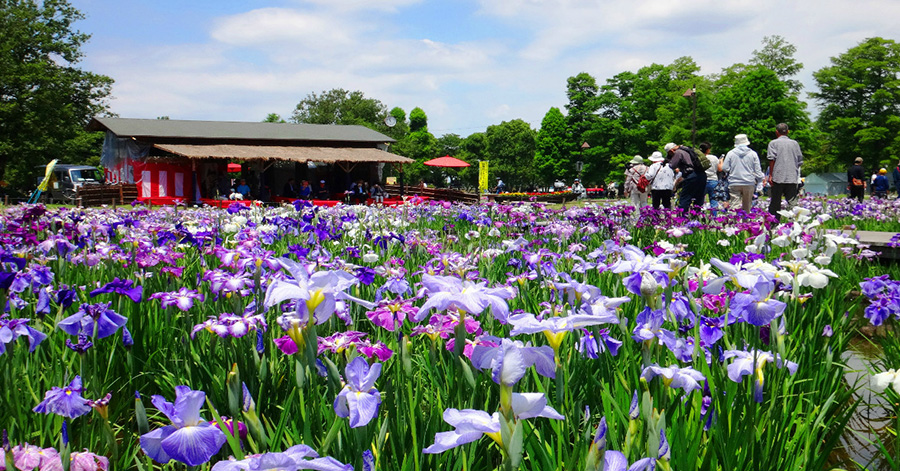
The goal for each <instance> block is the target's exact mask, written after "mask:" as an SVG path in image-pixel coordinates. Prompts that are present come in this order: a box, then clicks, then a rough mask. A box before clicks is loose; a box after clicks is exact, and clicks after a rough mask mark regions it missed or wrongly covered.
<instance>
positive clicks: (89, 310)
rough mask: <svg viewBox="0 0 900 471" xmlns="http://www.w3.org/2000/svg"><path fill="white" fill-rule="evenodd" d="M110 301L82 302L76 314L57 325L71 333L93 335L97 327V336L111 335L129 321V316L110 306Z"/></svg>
mask: <svg viewBox="0 0 900 471" xmlns="http://www.w3.org/2000/svg"><path fill="white" fill-rule="evenodd" d="M109 304H110V303H97V304H82V305H81V308H80V309H79V310H78V312H76V313H75V314H72V315H71V316H69V317H67V318H65V319H63V320H61V321H59V324H58V325H57V327H59V328H60V330H62V331H63V332H65V333H67V334H69V335H78V334H79V332H84V334H85V335H88V336H90V337H93V336H94V335H95V332H94V329H95V328H96V336H97V338H101V339H102V338H104V337H109V336H110V335H113V334H115V333H116V332H117V331H118V330H119V328H120V327H122V326H124V325H125V323H126V322H128V318H126V317H125V316H123V315H120V314H118V313H116V312H115V311H113V310H112V309H110V308H109Z"/></svg>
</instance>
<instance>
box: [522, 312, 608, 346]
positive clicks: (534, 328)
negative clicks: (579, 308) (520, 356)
mask: <svg viewBox="0 0 900 471" xmlns="http://www.w3.org/2000/svg"><path fill="white" fill-rule="evenodd" d="M507 320H508V321H509V324H510V325H512V326H513V329H512V330H511V331H510V332H509V335H510V336H513V337H514V336H516V335H520V334H537V333H540V332H546V333H548V338H550V337H551V335H552V334H562V333H565V332H571V331H572V330H575V329H579V328H582V327H587V326H592V325H600V324H618V323H619V319H618V318H617V317H615V316H611V317H602V316H593V315H590V314H582V313H576V312H570V313H569V315H568V316H560V317H555V316H553V317H550V316H548V317H544V318H543V319H540V320H538V318H537V317H536V316H535V315H534V314H530V313H527V312H525V313H522V314H514V315H512V316H509V318H508V319H507ZM551 343H552V339H551Z"/></svg>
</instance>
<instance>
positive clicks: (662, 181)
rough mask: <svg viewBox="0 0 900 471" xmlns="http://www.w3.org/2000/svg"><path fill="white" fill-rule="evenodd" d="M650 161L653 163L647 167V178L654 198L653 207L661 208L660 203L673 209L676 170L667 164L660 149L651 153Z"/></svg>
mask: <svg viewBox="0 0 900 471" xmlns="http://www.w3.org/2000/svg"><path fill="white" fill-rule="evenodd" d="M650 162H652V164H650V168H649V169H647V179H648V180H650V196H651V197H652V200H653V209H659V208H660V205H661V206H662V207H664V208H666V209H672V190H673V189H674V188H675V172H673V171H672V169H671V168H669V166H668V165H666V164H665V159H664V158H663V156H662V154H661V153H660V152H659V151H656V152H654V153H653V154H651V155H650Z"/></svg>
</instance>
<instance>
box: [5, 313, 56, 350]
mask: <svg viewBox="0 0 900 471" xmlns="http://www.w3.org/2000/svg"><path fill="white" fill-rule="evenodd" d="M6 317H7V314H3V315H2V316H0V355H3V354H4V353H6V344H8V343H10V342H13V341H15V340H16V339H18V338H19V337H25V338H27V339H28V351H29V352H30V353H34V350H35V349H36V348H37V346H38V345H40V343H41V342H43V341H44V339H46V338H47V335H46V334H44V333H43V332H41V331H39V330H36V329H34V328H33V327H31V326H30V325H28V322H30V321H31V319H7V318H6Z"/></svg>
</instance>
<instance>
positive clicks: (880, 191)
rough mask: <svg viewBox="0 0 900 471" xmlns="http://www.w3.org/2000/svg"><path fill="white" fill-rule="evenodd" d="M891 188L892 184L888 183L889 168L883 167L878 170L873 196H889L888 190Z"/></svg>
mask: <svg viewBox="0 0 900 471" xmlns="http://www.w3.org/2000/svg"><path fill="white" fill-rule="evenodd" d="M890 189H891V185H890V184H889V183H888V179H887V169H886V168H883V169H881V170H879V171H878V175H877V176H876V177H875V181H874V182H872V196H874V197H876V198H881V199H885V198H887V194H888V190H890Z"/></svg>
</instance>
